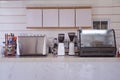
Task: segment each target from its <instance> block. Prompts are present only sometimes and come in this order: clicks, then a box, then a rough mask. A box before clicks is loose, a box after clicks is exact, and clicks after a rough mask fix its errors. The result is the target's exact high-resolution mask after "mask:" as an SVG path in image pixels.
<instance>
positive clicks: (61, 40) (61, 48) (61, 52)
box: [58, 34, 65, 55]
mask: <svg viewBox="0 0 120 80" xmlns="http://www.w3.org/2000/svg"><path fill="white" fill-rule="evenodd" d="M64 36H65V35H64V34H58V42H59V43H58V55H65V48H64Z"/></svg>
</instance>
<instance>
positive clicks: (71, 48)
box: [68, 32, 75, 55]
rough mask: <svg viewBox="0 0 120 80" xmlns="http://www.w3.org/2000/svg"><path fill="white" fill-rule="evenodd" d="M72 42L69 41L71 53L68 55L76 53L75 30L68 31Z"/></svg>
mask: <svg viewBox="0 0 120 80" xmlns="http://www.w3.org/2000/svg"><path fill="white" fill-rule="evenodd" d="M68 36H69V39H70V42H69V53H68V55H75V50H74V41H73V40H74V38H75V33H74V32H70V33H68Z"/></svg>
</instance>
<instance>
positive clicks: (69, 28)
mask: <svg viewBox="0 0 120 80" xmlns="http://www.w3.org/2000/svg"><path fill="white" fill-rule="evenodd" d="M27 29H40V30H42V29H43V30H45V29H49V30H51V29H53V30H78V29H79V27H27Z"/></svg>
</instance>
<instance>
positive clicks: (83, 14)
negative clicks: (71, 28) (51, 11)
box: [76, 9, 92, 27]
mask: <svg viewBox="0 0 120 80" xmlns="http://www.w3.org/2000/svg"><path fill="white" fill-rule="evenodd" d="M76 26H79V27H86V26H92V12H91V9H76Z"/></svg>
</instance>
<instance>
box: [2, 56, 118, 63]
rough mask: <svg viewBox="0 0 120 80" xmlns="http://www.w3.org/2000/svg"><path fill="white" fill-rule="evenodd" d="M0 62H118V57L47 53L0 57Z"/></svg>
mask: <svg viewBox="0 0 120 80" xmlns="http://www.w3.org/2000/svg"><path fill="white" fill-rule="evenodd" d="M0 62H120V58H119V57H78V56H56V55H47V56H37V57H34V56H33V57H30V56H27V57H19V56H17V57H1V58H0Z"/></svg>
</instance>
